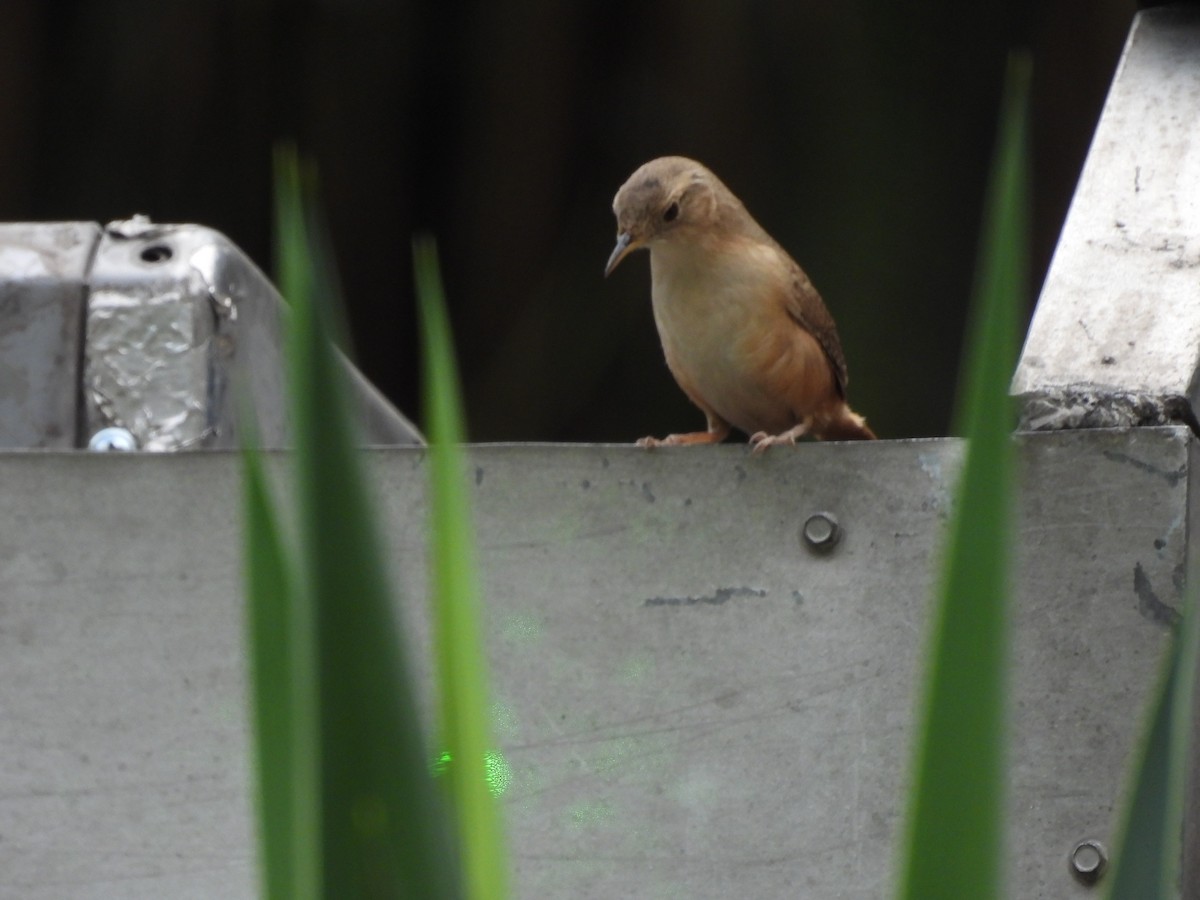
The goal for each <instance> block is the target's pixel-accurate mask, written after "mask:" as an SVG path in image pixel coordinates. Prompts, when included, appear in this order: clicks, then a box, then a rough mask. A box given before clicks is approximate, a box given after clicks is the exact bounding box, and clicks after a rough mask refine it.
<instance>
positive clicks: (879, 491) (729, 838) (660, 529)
mask: <svg viewBox="0 0 1200 900" xmlns="http://www.w3.org/2000/svg"><path fill="white" fill-rule="evenodd" d="M1020 445H1021V458H1022V461H1023V471H1024V475H1023V477H1024V484H1023V488H1022V501H1021V516H1022V518H1021V526H1020V569H1021V570H1020V574H1019V578H1018V592H1017V593H1018V597H1019V600H1018V607H1017V610H1016V614H1015V647H1014V657H1015V665H1014V682H1013V685H1012V691H1013V709H1014V717H1015V719H1014V729H1013V730H1014V735H1015V740H1014V744H1013V748H1012V788H1011V810H1012V815H1013V826H1012V829H1011V832H1010V838H1009V840H1010V845H1009V867H1008V868H1009V877H1010V886H1009V890H1008V895H1009V896H1014V897H1022V898H1036V897H1052V898H1063V897H1072V896H1080V897H1082V896H1086V895H1087V894H1088V893H1089V892H1088V891H1087V889H1085V888H1083V887H1082V886H1080V885H1077V884H1076V883H1075V882H1074V881H1073V880H1072V877H1071V874H1070V871H1069V867H1068V854H1069V853H1070V851H1071V849H1072V847H1073V846H1074V845H1075V843H1076V842H1078V841H1080V840H1083V839H1087V838H1092V839H1098V840H1100V841H1102V842H1105V843H1108V844H1109V845H1110V846H1111V844H1112V841H1113V827H1114V821H1113V817H1114V813H1113V807H1114V804H1115V802H1116V801H1117V799H1118V797H1119V796H1120V792H1121V787H1122V784H1123V782H1124V778H1125V775H1126V772H1127V769H1128V763H1129V753H1130V750H1131V748H1132V747H1133V742H1134V736H1135V734H1136V732H1137V730H1138V728H1139V726H1140V722H1141V718H1142V711H1143V707H1144V703H1145V699H1146V698H1147V696H1148V695H1149V692H1150V691H1151V690H1152V687H1153V684H1154V681H1155V675H1156V672H1157V667H1158V660H1159V657H1160V654H1161V651H1162V649H1163V647H1164V640H1165V635H1166V629H1167V623H1169V622H1170V621H1171V620H1172V619H1173V617H1174V616H1175V615H1176V614H1177V611H1178V606H1179V573H1180V572H1181V566H1182V564H1183V561H1184V558H1185V550H1186V545H1187V536H1188V533H1189V529H1190V527H1191V526H1190V520H1189V502H1191V503H1192V504H1193V508H1192V510H1191V515H1193V516H1194V515H1195V514H1196V511H1197V510H1196V508H1195V501H1194V496H1195V491H1194V488H1193V487H1192V486H1191V480H1192V479H1193V478H1194V477H1195V476H1194V472H1195V468H1196V467H1195V463H1196V460H1195V453H1196V449H1195V443H1194V441H1193V440H1192V439H1191V438H1190V437H1189V435H1188V433H1187V432H1186V431H1185V430H1182V429H1142V430H1134V431H1125V432H1106V431H1092V432H1082V433H1064V434H1041V435H1030V436H1026V437H1023V438H1021V439H1020ZM961 452H962V445H961V443H960V442H958V441H953V440H938V441H914V442H879V443H871V444H861V445H822V444H809V445H805V446H801V447H797V448H795V450H794V451H789V452H783V453H770V454H767V455H766V456H765V457H757V458H756V457H751V456H749V455H748V453H747V452H746V450H745V448H744V447H739V446H725V447H713V448H678V449H674V450H667V451H656V452H651V453H647V452H644V451H640V450H636V449H634V448H630V447H584V446H576V447H528V446H526V447H517V446H513V447H504V446H487V447H476V448H472V451H471V454H472V456H471V468H470V470H469V472H468V473H467V474H468V476H469V477H470V478H471V479H472V482H473V484H474V502H475V505H476V518H477V523H478V532H479V542H480V557H481V562H482V565H483V569H484V576H485V589H486V595H487V628H488V632H489V636H490V637H489V645H490V652H491V656H492V663H493V667H494V672H495V687H496V690H495V694H496V696H495V698H494V699H495V701H496V725H497V734H498V740H499V743H500V748H501V750H502V752H503V753H504V755H505V757H506V760H507V762H508V765H509V767H510V769H511V774H512V780H511V783H510V785H509V787H508V790H507V793H506V803H507V811H508V818H509V821H510V825H511V829H512V846H513V854H514V865H515V867H516V872H517V884H518V891H517V896H522V897H567V896H569V897H580V898H591V897H595V898H610V897H619V896H637V897H671V896H686V897H689V898H709V897H712V898H718V897H720V898H725V897H730V896H747V897H782V896H789V897H791V896H812V897H821V898H843V897H844V898H855V900H859V898H864V897H883V896H889V890H888V885H889V883H890V879H891V878H892V876H893V864H894V859H895V848H894V841H895V838H896V829H897V826H898V824H899V820H900V816H901V809H902V808H901V800H900V798H901V796H902V793H903V789H904V783H905V777H906V771H907V767H908V763H909V753H910V747H909V744H910V737H911V734H910V723H911V717H912V710H913V707H914V704H915V699H914V698H915V693H916V685H917V684H918V682H919V672H918V660H919V658H920V654H921V651H922V647H923V645H924V642H925V632H926V615H927V609H928V597H929V593H930V588H931V585H932V582H933V573H934V569H935V563H936V558H937V553H938V551H937V547H938V543H939V534H940V532H941V529H942V523H943V522H944V520H945V517H946V515H947V511H948V504H949V498H950V496H951V491H952V485H953V479H954V477H955V475H956V473H957V470H958V467H959V463H960V458H961ZM369 458H370V461H371V464H372V470H373V479H374V484H375V487H376V491H375V494H376V496H377V497H378V498H379V502H380V504H381V508H382V513H383V519H384V520H385V522H386V524H387V528H388V535H389V537H388V546H389V547H390V548H391V550H392V552H393V554H394V557H393V558H394V561H395V564H396V568H397V572H398V575H399V577H400V580H401V582H402V583H403V584H404V586H405V588H406V590H405V595H406V597H407V599H406V600H405V601H403V602H402V603H401V609H402V613H403V617H404V621H405V623H406V633H407V634H408V636H409V639H410V640H411V641H412V642H413V644H414V646H416V647H417V648H420V649H422V651H423V648H424V647H425V645H426V643H427V637H428V624H427V616H426V614H425V609H424V605H423V602H422V601H421V599H420V598H421V597H422V595H423V580H424V574H423V573H424V550H423V528H424V525H423V509H424V501H423V490H422V486H423V480H424V478H425V474H426V473H425V471H424V461H423V453H422V452H421V451H420V450H407V451H406V450H388V451H378V452H375V453H372V454H371V455H370V457H369ZM280 462H282V461H280ZM236 468H237V461H236V458H234V457H231V456H226V455H223V454H216V455H213V454H204V455H192V454H189V455H186V456H150V457H147V456H141V457H136V458H135V457H127V456H113V455H106V456H98V457H94V456H84V457H80V456H74V457H71V456H59V455H51V456H45V455H30V456H24V455H8V456H0V480H2V481H3V483H4V484H5V487H6V504H5V507H4V511H3V513H0V516H3V517H4V520H3V525H2V527H0V597H2V598H3V599H2V600H0V604H2V605H0V713H2V715H3V718H4V720H5V721H6V722H9V723H14V724H13V725H10V727H8V728H6V729H3V730H0V790H2V791H3V792H4V793H5V795H6V797H7V798H8V799H7V800H6V802H5V803H4V804H0V834H2V835H4V840H3V841H0V895H4V896H21V897H23V898H32V900H38V898H48V897H55V898H60V897H89V898H90V897H110V896H112V897H116V896H120V897H132V898H137V897H160V896H174V897H187V896H196V897H200V896H205V897H207V896H222V897H249V896H252V895H253V893H254V882H253V868H252V859H251V856H252V839H251V834H252V832H251V828H250V825H249V800H248V796H247V789H246V759H247V758H248V751H247V746H246V737H245V726H244V711H243V707H242V703H243V695H242V690H243V684H242V661H241V640H240V626H241V614H240V600H239V593H240V592H239V580H238V561H237V553H236V533H237V524H236V521H235V516H236V514H237V509H238V506H237V500H236V496H235V493H236ZM1190 498H1191V499H1190ZM818 512H825V513H831V514H832V515H833V516H834V517H835V518H836V519H837V521H838V523H839V525H840V527H841V530H842V537H841V539H840V541H839V542H838V543H837V544H836V546H834V547H833V548H832V550H830V551H828V552H816V551H815V550H814V549H813V548H811V547H810V546H808V544H807V543H806V542H805V541H804V539H803V538H802V536H801V529H802V528H803V526H804V524H805V522H806V521H807V520H808V518H809V517H810V516H811V515H813V514H814V513H818ZM421 672H422V674H421V678H422V680H423V682H425V683H427V681H428V679H427V676H426V674H425V673H427V672H428V667H427V665H426V664H425V663H424V662H422V664H421Z"/></svg>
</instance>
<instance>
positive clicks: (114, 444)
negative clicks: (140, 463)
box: [88, 428, 138, 453]
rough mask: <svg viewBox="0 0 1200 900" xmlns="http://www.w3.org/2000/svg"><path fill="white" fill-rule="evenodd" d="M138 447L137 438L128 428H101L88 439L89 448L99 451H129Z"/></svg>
mask: <svg viewBox="0 0 1200 900" xmlns="http://www.w3.org/2000/svg"><path fill="white" fill-rule="evenodd" d="M137 448H138V445H137V438H135V437H134V436H133V433H132V432H131V431H130V430H129V429H128V428H101V429H100V430H99V431H97V432H96V433H95V434H93V435H92V439H91V440H90V441H88V449H89V450H94V451H96V452H97V453H127V452H129V451H130V450H136V449H137Z"/></svg>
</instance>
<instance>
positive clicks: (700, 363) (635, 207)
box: [604, 156, 875, 453]
mask: <svg viewBox="0 0 1200 900" xmlns="http://www.w3.org/2000/svg"><path fill="white" fill-rule="evenodd" d="M613 213H614V214H615V215H616V217H617V245H616V247H615V248H614V249H613V252H612V256H610V257H609V260H608V266H607V267H606V268H605V270H604V274H605V275H608V274H609V273H610V272H612V270H613V269H615V268H616V267H617V265H618V264H619V263H620V262H621V260H622V259H624V258H625V256H626V255H628V254H629V253H631V252H632V251H634V250H636V249H638V248H640V247H646V248H648V249H649V251H650V295H651V300H652V303H653V306H654V321H655V323H656V324H657V326H658V334H659V337H660V338H661V339H662V344H663V352H664V354H665V355H666V358H667V366H668V367H669V368H670V370H671V373H672V374H673V375H674V376H675V380H676V381H677V382H679V386H680V387H681V388H683V392H684V393H685V394H687V396H688V398H689V399H691V401H692V402H693V403H694V404H696V406H698V407H699V408H700V409H701V411H703V412H704V414H705V416H707V418H708V430H707V431H698V432H692V433H688V434H672V435H669V436H667V437H665V438H653V437H646V438H642V439H641V440H640V441H638V443H639V444H640V445H642V446H644V447H655V446H659V445H663V444H702V443H717V442H719V441H722V440H724V439H725V437H726V436H727V435H728V434H729V430H730V427H731V426H732V427H735V428H737V429H739V430H741V431H744V432H745V433H746V434H748V435H750V443H751V444H753V445H754V451H755V452H756V453H761V452H762V451H764V450H766V449H767V448H768V447H770V446H773V445H775V444H794V443H795V442H796V438H798V437H800V436H802V435H805V434H810V435H812V436H813V437H815V438H817V439H818V440H872V439H874V437H875V434H874V432H872V431H871V429H870V428H868V427H867V424H866V421H865V420H864V419H863V417H862V416H860V415H858V414H857V413H855V412H854V411H853V410H851V409H850V407H849V406H848V405H847V404H846V385H847V382H848V380H849V379H848V376H847V372H846V358H845V356H844V355H843V353H842V344H841V341H840V340H839V339H838V333H837V327H836V326H835V325H834V322H833V316H831V315H830V314H829V310H828V309H826V308H825V304H824V302H822V300H821V295H820V294H818V293H817V289H816V288H814V287H813V285H812V282H810V281H809V280H808V276H807V275H805V274H804V270H803V269H801V268H800V266H798V265H797V264H796V263H795V261H794V260H793V259H792V258H791V257H790V256H788V254H787V253H786V252H785V251H784V249H783V248H782V247H780V246H779V244H777V243H775V241H774V240H773V239H772V238H771V236H770V235H769V234H767V233H766V232H765V231H764V230H763V229H762V227H761V226H759V224H758V223H757V222H755V221H754V219H753V218H752V217H751V216H750V214H749V213H748V212H747V211H746V208H745V207H744V206H742V203H741V201H740V200H738V198H737V197H735V196H734V195H733V193H732V192H731V191H730V190H729V188H727V187H725V185H724V184H722V183H721V181H720V180H719V179H718V178H717V177H716V176H715V175H714V174H713V173H712V172H710V171H709V170H708V169H706V168H705V167H704V166H702V165H701V164H700V163H698V162H695V161H694V160H690V159H685V158H684V157H681V156H665V157H662V158H660V159H655V160H652V161H650V162H648V163H646V164H645V165H644V166H642V167H641V168H640V169H638V170H637V171H636V172H634V173H633V175H631V176H630V177H629V180H628V181H626V182H625V184H624V185H622V186H621V189H620V190H619V191H617V196H616V198H615V199H614V200H613Z"/></svg>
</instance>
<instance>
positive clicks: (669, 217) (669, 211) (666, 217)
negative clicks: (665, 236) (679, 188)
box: [663, 203, 679, 222]
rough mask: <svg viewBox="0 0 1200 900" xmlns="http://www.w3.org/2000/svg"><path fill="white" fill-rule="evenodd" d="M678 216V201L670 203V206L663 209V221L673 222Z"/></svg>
mask: <svg viewBox="0 0 1200 900" xmlns="http://www.w3.org/2000/svg"><path fill="white" fill-rule="evenodd" d="M678 218H679V204H678V203H672V204H671V205H670V206H668V207H667V208H666V209H664V210H663V221H664V222H674V221H675V220H676V219H678Z"/></svg>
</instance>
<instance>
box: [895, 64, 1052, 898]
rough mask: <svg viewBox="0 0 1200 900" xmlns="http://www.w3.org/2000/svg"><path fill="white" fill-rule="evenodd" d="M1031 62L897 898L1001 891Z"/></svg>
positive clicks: (984, 255)
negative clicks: (1015, 375)
mask: <svg viewBox="0 0 1200 900" xmlns="http://www.w3.org/2000/svg"><path fill="white" fill-rule="evenodd" d="M1028 93H1029V63H1028V61H1027V60H1025V59H1023V58H1018V59H1015V60H1014V61H1013V62H1012V63H1011V64H1010V69H1009V77H1008V86H1007V90H1006V97H1005V100H1004V106H1003V109H1002V112H1001V122H1000V132H999V140H998V146H997V151H996V159H995V164H994V169H993V172H992V178H991V183H990V185H989V196H988V202H987V209H986V214H985V222H984V236H983V242H982V247H981V259H980V268H979V278H978V284H977V289H976V296H975V301H974V305H975V313H974V315H973V316H972V319H973V327H972V329H971V333H970V335H969V341H970V343H969V349H968V356H967V359H968V360H969V362H968V367H967V372H966V379H965V392H964V395H963V408H962V420H963V421H964V423H965V426H966V436H967V437H968V439H969V444H968V448H967V455H966V460H965V462H964V464H963V472H962V476H961V481H960V483H959V487H958V494H957V503H956V507H955V511H954V514H953V517H952V521H951V525H950V531H949V536H948V548H947V554H946V559H945V563H944V568H943V573H942V579H941V587H940V593H939V602H938V607H937V610H936V614H935V620H934V629H933V635H932V643H931V645H930V655H929V661H930V667H929V671H928V673H927V679H928V680H927V682H926V688H925V700H924V710H923V714H922V716H921V725H920V729H921V730H920V731H919V732H918V736H917V751H916V763H915V767H914V779H913V787H912V791H911V792H910V798H909V810H908V832H907V848H906V855H905V859H904V863H903V876H902V881H901V888H900V891H899V895H900V896H901V897H905V898H909V900H936V898H952V900H961V898H964V897H970V898H972V900H986V898H993V897H999V896H1002V892H1001V889H1000V881H1001V854H1002V849H1003V838H1004V833H1003V813H1004V810H1003V786H1004V760H1005V757H1004V723H1005V716H1004V700H1005V683H1004V671H1005V665H1006V662H1007V658H1006V654H1007V649H1008V611H1007V598H1008V577H1009V556H1010V541H1011V535H1010V532H1011V525H1010V518H1011V510H1010V505H1011V499H1010V498H1011V493H1012V490H1013V475H1012V469H1013V466H1012V446H1011V437H1010V430H1011V428H1012V423H1013V416H1012V406H1011V402H1010V400H1009V397H1008V384H1009V380H1010V378H1011V377H1012V368H1013V364H1014V362H1015V359H1016V335H1017V310H1018V309H1019V308H1020V307H1021V306H1022V302H1023V298H1024V295H1025V291H1026V284H1027V281H1026V279H1027V269H1028V263H1027V255H1028V251H1027V247H1028V238H1029V226H1028V221H1027V216H1028V212H1027V180H1028V178H1027V165H1028V163H1027V152H1026V122H1027V116H1028Z"/></svg>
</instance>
